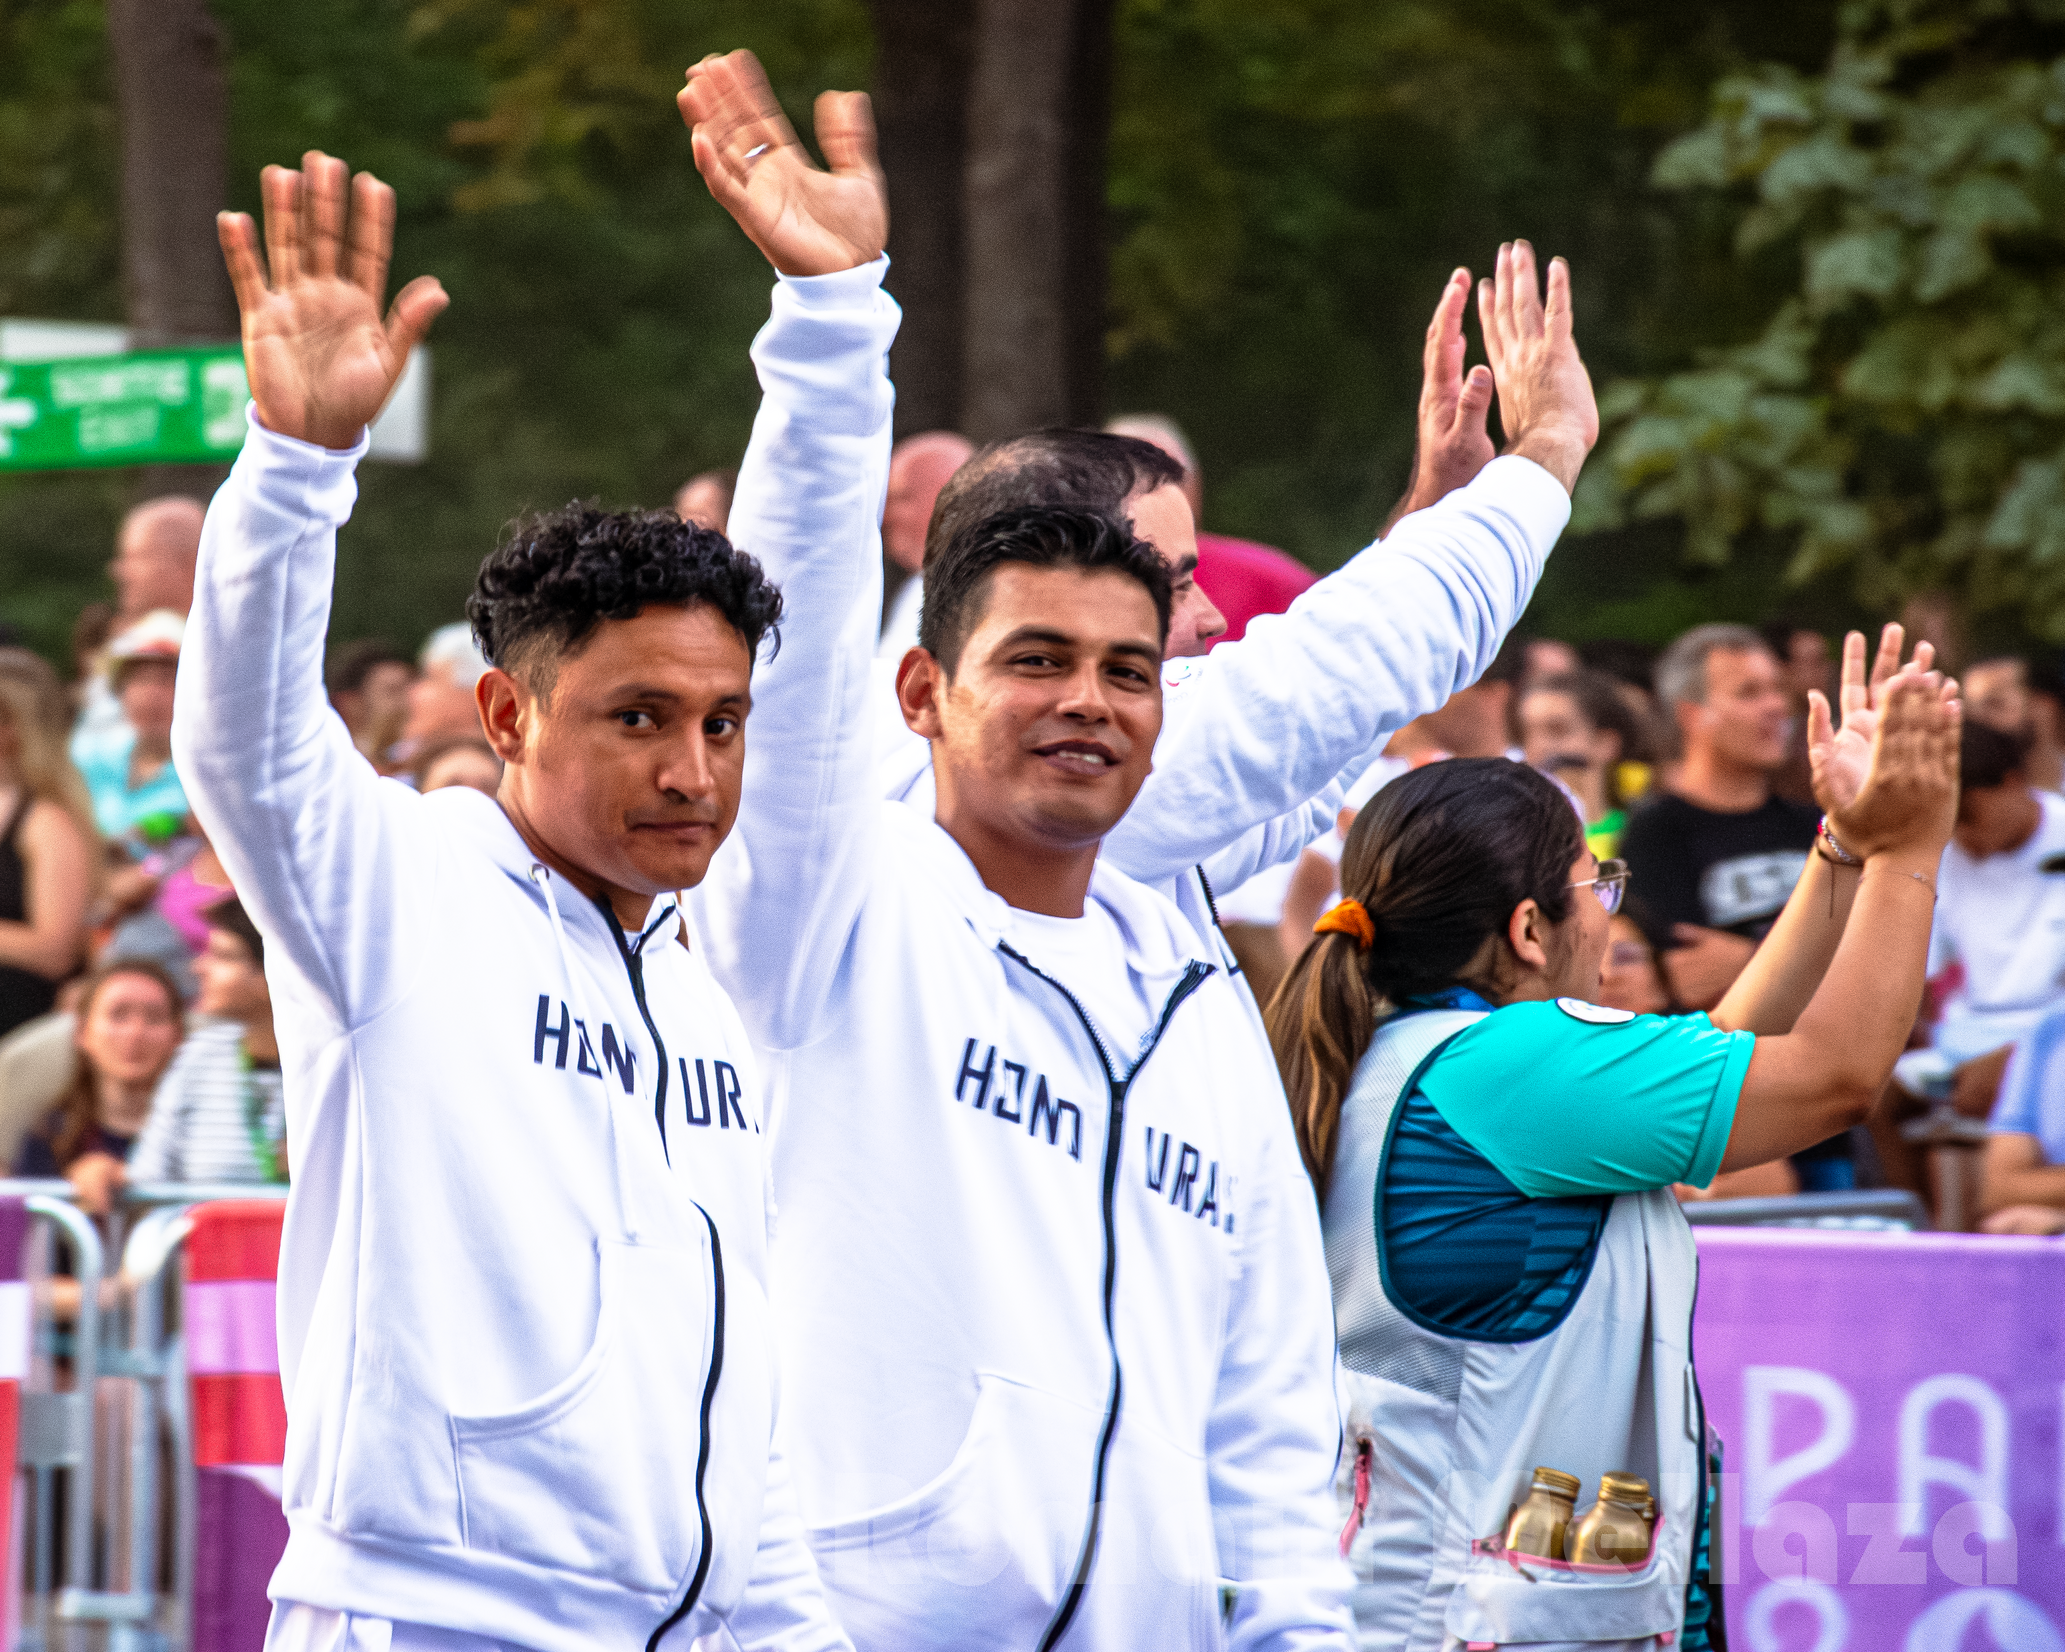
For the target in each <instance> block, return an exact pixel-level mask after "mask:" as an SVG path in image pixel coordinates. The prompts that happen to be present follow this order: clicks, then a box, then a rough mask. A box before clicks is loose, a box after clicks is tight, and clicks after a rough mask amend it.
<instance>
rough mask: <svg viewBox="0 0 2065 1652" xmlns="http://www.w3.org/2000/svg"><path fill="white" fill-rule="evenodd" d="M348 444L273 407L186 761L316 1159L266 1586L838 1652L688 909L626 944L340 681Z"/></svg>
mask: <svg viewBox="0 0 2065 1652" xmlns="http://www.w3.org/2000/svg"><path fill="white" fill-rule="evenodd" d="M363 451H364V447H363V443H362V444H361V446H360V447H359V448H357V449H355V450H353V451H352V452H349V453H333V452H328V451H325V450H324V449H321V448H317V447H311V446H309V445H307V444H305V443H302V442H297V441H291V440H288V439H287V438H284V437H280V436H277V435H274V434H272V433H271V432H269V431H267V430H265V429H263V428H262V427H260V426H259V425H258V423H257V421H256V419H255V418H254V419H253V420H252V428H251V432H250V435H249V437H248V438H247V439H246V441H245V444H244V450H243V452H242V454H241V455H240V456H239V457H238V459H237V462H236V465H235V467H234V469H233V470H232V471H231V474H230V479H229V480H228V482H226V483H225V484H224V485H223V488H222V490H221V491H220V492H219V493H218V494H217V495H216V497H215V500H214V503H213V504H212V506H211V507H210V509H209V512H208V521H207V528H206V531H205V533H204V535H203V539H202V546H201V560H200V570H199V576H198V579H197V581H196V587H195V601H194V607H193V617H192V620H191V621H190V623H189V626H188V630H187V639H186V648H185V658H184V659H183V660H182V662H181V666H180V673H179V690H178V700H177V705H176V714H175V717H174V721H173V731H172V738H173V749H174V751H175V752H176V754H177V760H178V763H179V769H180V774H181V775H182V777H184V779H185V780H186V783H187V790H188V794H189V796H191V797H192V799H193V802H194V807H195V809H196V811H197V813H198V814H199V815H200V817H201V819H202V821H203V822H204V823H205V824H206V826H207V828H208V831H209V833H210V835H211V837H212V838H213V841H214V843H215V846H216V848H217V849H218V851H219V852H220V853H221V855H222V859H223V862H224V864H225V865H226V866H227V867H228V869H229V871H230V875H231V876H232V877H233V878H234V880H235V882H236V886H237V890H238V893H239V894H240V895H241V896H242V898H243V900H244V903H245V905H246V906H247V907H248V908H249V909H250V911H251V914H252V916H253V917H254V918H255V919H256V920H257V922H258V925H259V927H260V929H261V930H262V931H263V932H264V935H265V939H266V975H267V979H268V980H269V982H270V983H271V987H272V995H273V1005H274V1017H275V1021H276V1024H277V1026H278V1029H279V1041H280V1051H281V1061H282V1065H283V1067H284V1069H285V1077H286V1095H287V1140H288V1145H289V1151H290V1154H291V1157H292V1163H293V1171H294V1180H293V1189H292V1192H291V1194H290V1195H289V1198H288V1204H287V1219H286V1231H285V1237H284V1240H283V1242H282V1245H281V1250H280V1280H279V1320H280V1323H279V1348H280V1376H281V1381H282V1382H283V1384H284V1385H285V1389H286V1396H287V1413H288V1428H287V1453H286V1467H285V1502H286V1509H287V1518H288V1523H289V1528H290V1536H289V1538H288V1542H287V1552H286V1558H285V1559H284V1560H283V1561H282V1562H281V1564H280V1568H279V1570H278V1572H277V1573H276V1574H275V1576H274V1578H273V1583H272V1593H273V1595H274V1598H276V1599H280V1600H289V1601H300V1602H305V1603H307V1604H309V1605H313V1606H319V1607H327V1608H331V1609H334V1610H340V1611H348V1612H352V1613H355V1614H359V1615H362V1616H368V1617H376V1618H389V1619H394V1620H399V1621H405V1622H411V1623H422V1624H428V1625H433V1626H439V1627H444V1628H450V1629H462V1630H469V1631H473V1632H475V1633H478V1634H483V1635H487V1636H489V1637H491V1638H492V1639H495V1640H500V1641H507V1642H511V1643H513V1644H515V1645H518V1646H524V1647H532V1648H537V1649H539V1652H592V1649H593V1648H596V1647H620V1648H627V1649H632V1652H635V1649H637V1648H641V1647H647V1646H650V1645H656V1644H658V1643H659V1642H660V1641H661V1639H662V1637H663V1633H664V1634H665V1636H666V1638H667V1639H668V1641H669V1643H670V1644H672V1645H677V1646H683V1647H685V1646H686V1645H687V1642H688V1639H689V1638H690V1637H691V1636H693V1635H696V1634H699V1633H702V1632H705V1631H708V1630H710V1629H712V1628H714V1627H715V1626H716V1625H718V1624H723V1625H726V1626H728V1627H729V1629H730V1632H731V1634H732V1635H733V1636H734V1637H735V1638H736V1639H737V1641H738V1642H739V1643H740V1644H741V1645H742V1646H744V1647H747V1648H757V1647H781V1648H785V1649H795V1652H804V1649H811V1652H815V1649H820V1648H823V1649H837V1648H841V1647H844V1646H846V1645H847V1644H848V1642H847V1641H846V1639H845V1637H844V1635H843V1634H842V1633H841V1632H840V1631H839V1629H838V1628H837V1627H836V1625H835V1624H834V1623H833V1622H832V1621H831V1618H830V1616H829V1614H828V1613H827V1612H826V1610H825V1606H824V1602H823V1598H822V1595H821V1593H820V1591H819V1589H818V1586H817V1581H816V1577H815V1572H814V1568H813V1566H812V1564H811V1560H810V1557H809V1554H808V1552H807V1550H806V1549H805V1547H804V1545H803V1543H802V1541H801V1533H800V1529H799V1526H798V1522H797V1519H796V1516H795V1512H794V1502H793V1498H792V1496H791V1495H790V1493H789V1491H788V1489H787V1484H786V1477H785V1474H784V1471H783V1470H782V1467H781V1464H780V1461H779V1459H778V1457H775V1456H773V1455H772V1454H771V1441H772V1427H773V1357H772V1352H773V1351H772V1348H771V1345H770V1338H769V1330H768V1310H767V1303H766V1293H765V1286H766V1273H767V1239H768V1225H769V1206H768V1202H767V1161H766V1146H765V1143H766V1138H765V1136H764V1135H763V1133H762V1131H761V1110H762V1109H761V1103H762V1095H761V1088H760V1084H759V1082H758V1081H757V1079H756V1077H755V1067H754V1062H753V1057H752V1053H751V1050H750V1048H749V1046H748V1044H747V1040H746V1037H745V1033H744V1029H743V1027H742V1026H741V1025H740V1023H739V1020H738V1017H737V1015H736V1013H735V1012H734V1010H733V1009H732V1006H731V1004H730V1002H729V1000H728V999H727V998H726V997H725V995H724V993H723V991H722V990H721V989H720V988H719V987H718V986H717V984H716V983H715V981H713V980H712V979H711V976H710V973H709V970H708V969H707V967H706V966H705V964H704V962H703V959H702V957H701V955H700V954H699V953H697V952H691V951H689V950H688V949H687V948H686V947H684V946H683V944H682V942H681V938H680V937H681V931H682V923H681V918H680V915H679V913H678V911H677V910H676V906H675V903H674V902H673V901H671V900H669V901H666V902H663V903H660V904H659V905H658V906H657V907H656V909H655V911H654V914H653V917H652V921H651V924H650V926H649V927H648V928H647V929H646V931H645V932H644V933H643V934H641V935H637V936H631V937H625V936H624V935H623V934H622V932H621V931H620V930H619V929H618V928H617V926H616V924H615V921H614V919H612V918H609V917H607V916H606V915H605V914H604V912H603V911H602V909H601V908H599V907H598V906H596V905H594V904H591V903H590V902H589V901H588V900H587V899H585V898H584V897H583V896H581V895H580V894H579V893H577V892H576V891H575V890H574V889H573V888H572V887H571V886H570V885H568V884H567V883H566V882H565V881H564V880H563V879H560V878H557V877H555V876H553V875H552V874H551V873H550V872H548V871H546V870H545V869H544V868H543V867H541V866H540V865H538V864H537V863H536V862H535V861H534V860H533V858H532V856H531V854H530V852H529V850H528V849H527V848H526V847H525V845H524V842H523V840H522V839H521V838H520V837H519V836H518V835H517V833H516V831H515V829H514V828H513V827H512V826H511V825H510V823H509V821H508V819H507V817H506V816H505V815H504V814H503V813H502V810H501V809H500V807H499V806H497V805H496V804H495V803H494V802H493V801H492V800H491V799H489V798H486V797H483V796H481V795H480V794H479V793H477V792H474V791H471V790H467V789H463V788H455V789H452V790H447V791H443V792H438V793H434V794H432V795H431V796H428V797H419V796H418V795H417V794H416V793H414V792H412V791H410V790H409V789H408V788H407V787H405V786H403V785H401V784H399V783H398V782H395V781H391V780H382V779H380V778H378V777H377V776H376V775H375V774H374V772H373V770H372V768H371V767H370V765H368V764H367V763H366V761H365V760H364V759H363V758H362V757H361V756H360V755H359V754H358V753H357V751H355V750H354V749H353V747H352V744H351V739H350V736H349V735H348V734H347V733H346V732H345V728H344V725H343V723H342V722H341V721H339V719H338V718H337V716H336V714H335V713H334V712H333V711H331V709H330V707H329V705H328V702H327V701H326V699H325V697H324V693H323V682H322V665H323V640H324V633H325V630H326V629H327V625H328V621H329V614H330V591H331V580H332V572H333V563H334V555H335V544H336V533H337V529H338V527H339V526H340V525H341V524H342V523H343V522H344V521H345V519H346V518H347V517H348V516H349V514H350V510H351V504H352V501H353V498H354V497H355V492H356V489H355V485H354V482H353V469H354V467H355V465H356V463H357V461H358V458H359V456H360V454H361V453H362V452H363Z"/></svg>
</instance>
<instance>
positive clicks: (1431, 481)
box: [1386, 269, 1498, 530]
mask: <svg viewBox="0 0 2065 1652" xmlns="http://www.w3.org/2000/svg"><path fill="white" fill-rule="evenodd" d="M1469 300H1470V272H1469V271H1468V270H1462V269H1459V270H1457V271H1456V272H1455V274H1454V275H1452V276H1450V277H1449V278H1448V285H1447V286H1446V287H1444V288H1442V289H1441V301H1440V302H1439V303H1438V304H1436V305H1435V306H1434V319H1433V320H1432V321H1430V322H1428V323H1427V345H1426V349H1425V350H1424V352H1423V353H1422V355H1421V366H1420V414H1419V440H1418V443H1417V445H1416V446H1415V448H1414V450H1413V480H1412V486H1411V488H1410V489H1408V490H1407V492H1406V496H1405V497H1404V498H1403V499H1401V500H1400V501H1399V503H1398V508H1397V509H1396V510H1395V511H1393V512H1392V513H1391V521H1393V522H1396V521H1397V520H1398V519H1399V518H1400V517H1401V516H1405V515H1407V514H1408V513H1410V512H1412V511H1417V510H1425V509H1426V508H1427V507H1428V506H1429V505H1432V504H1435V503H1437V502H1439V501H1440V500H1441V499H1443V498H1445V497H1447V495H1449V494H1450V493H1453V492H1454V491H1455V490H1456V489H1457V488H1459V487H1462V486H1463V485H1464V484H1465V483H1467V482H1469V481H1470V480H1471V478H1473V477H1474V476H1476V474H1477V473H1478V472H1479V471H1480V470H1482V469H1483V468H1484V467H1485V466H1486V465H1488V464H1490V463H1491V461H1492V459H1493V457H1494V456H1495V455H1496V453H1497V451H1498V450H1497V449H1496V448H1494V447H1493V446H1492V445H1491V435H1490V433H1489V432H1488V431H1487V430H1486V429H1485V415H1486V414H1487V413H1489V412H1490V411H1491V389H1492V375H1491V369H1490V368H1489V367H1473V368H1471V369H1470V371H1469V373H1468V374H1465V373H1464V372H1463V352H1464V349H1465V343H1464V339H1463V309H1464V306H1465V305H1467V304H1468V303H1469ZM1386 528H1387V530H1388V528H1389V524H1388V523H1387V524H1386Z"/></svg>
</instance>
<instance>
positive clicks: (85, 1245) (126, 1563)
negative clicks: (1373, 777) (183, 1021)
mask: <svg viewBox="0 0 2065 1652" xmlns="http://www.w3.org/2000/svg"><path fill="white" fill-rule="evenodd" d="M272 1192H273V1190H271V1189H268V1188H265V1187H262V1186H254V1185H252V1184H248V1183H228V1184H212V1183H148V1184H136V1185H133V1186H131V1187H129V1188H127V1189H125V1190H124V1191H123V1192H122V1194H121V1195H120V1197H119V1201H118V1203H117V1205H116V1207H115V1208H114V1209H113V1210H112V1211H111V1212H110V1214H109V1216H108V1217H107V1218H106V1219H105V1221H104V1222H103V1223H96V1222H94V1221H93V1219H92V1218H90V1217H88V1216H87V1215H85V1214H84V1213H83V1212H82V1211H80V1210H79V1209H78V1208H77V1207H76V1206H75V1205H74V1204H73V1203H72V1189H71V1185H70V1184H69V1183H68V1182H63V1181H25V1180H8V1179H0V1210H5V1209H7V1208H8V1207H10V1206H11V1205H13V1204H14V1203H15V1202H16V1201H18V1202H19V1207H20V1208H21V1209H22V1211H23V1212H24V1213H25V1216H26V1219H27V1222H28V1223H29V1224H30V1226H31V1229H32V1231H31V1233H30V1234H29V1235H28V1236H27V1237H28V1243H27V1244H26V1245H25V1247H24V1248H25V1249H26V1250H28V1251H29V1252H30V1253H31V1265H30V1266H29V1267H28V1268H26V1269H25V1272H26V1274H27V1276H28V1278H27V1283H28V1286H29V1289H30V1291H31V1292H32V1293H33V1303H34V1305H33V1307H32V1309H31V1314H32V1323H31V1328H30V1341H29V1349H30V1357H29V1359H28V1361H27V1370H26V1373H25V1376H24V1380H23V1383H22V1392H21V1396H20V1407H19V1426H18V1430H17V1439H16V1450H15V1457H16V1465H17V1475H16V1477H15V1485H16V1487H17V1489H19V1488H20V1486H21V1483H22V1481H23V1480H24V1479H26V1481H27V1483H28V1490H29V1496H28V1498H27V1499H26V1502H25V1506H17V1507H16V1508H15V1510H14V1513H13V1522H12V1525H13V1530H12V1532H11V1533H9V1534H8V1540H9V1541H11V1542H13V1543H16V1544H18V1545H21V1546H22V1547H19V1548H16V1549H13V1550H10V1551H9V1555H10V1557H18V1558H19V1560H20V1562H21V1564H20V1567H19V1570H18V1571H17V1569H16V1566H15V1564H14V1562H13V1558H11V1559H10V1562H9V1564H8V1566H7V1568H6V1570H7V1572H8V1573H9V1574H10V1576H11V1577H14V1578H18V1580H19V1590H18V1592H15V1591H12V1590H11V1594H12V1598H11V1599H10V1600H9V1602H8V1606H9V1608H10V1610H9V1611H8V1613H7V1615H6V1621H7V1622H8V1623H9V1625H10V1627H12V1628H13V1637H12V1643H13V1646H14V1647H15V1648H16V1649H17V1652H86V1649H87V1648H89V1647H94V1646H104V1647H106V1648H107V1652H169V1649H172V1648H179V1649H181V1652H187V1649H188V1648H190V1647H191V1652H229V1649H227V1648H223V1647H217V1646H212V1645H211V1646H205V1647H192V1632H193V1627H194V1623H195V1614H194V1598H193V1597H194V1572H195V1552H196V1536H197V1533H196V1510H197V1501H198V1499H197V1480H198V1471H197V1469H196V1466H195V1458H194V1434H193V1426H192V1418H191V1415H190V1407H189V1403H188V1385H187V1370H186V1358H185V1339H184V1323H183V1319H180V1318H175V1317H174V1315H173V1314H172V1313H168V1304H167V1297H168V1295H169V1294H170V1293H171V1292H173V1291H175V1290H177V1289H178V1286H179V1284H180V1276H181V1273H182V1266H181V1264H182V1262H183V1256H184V1246H185V1242H186V1239H187V1236H188V1234H189V1232H190V1231H191V1228H192V1226H193V1220H192V1215H191V1212H192V1210H193V1207H195V1206H197V1205H201V1204H207V1203H212V1202H215V1201H222V1200H236V1201H249V1200H251V1199H253V1198H254V1196H255V1197H257V1198H259V1199H267V1198H268V1197H269V1196H270V1195H271V1194H272ZM273 1202H276V1203H278V1202H283V1196H282V1198H281V1199H279V1200H275V1201H273ZM59 1235H61V1236H62V1238H63V1239H64V1241H65V1242H66V1243H67V1244H68V1245H69V1247H70V1249H71V1252H72V1268H71V1272H72V1276H73V1277H74V1278H76V1279H77V1280H78V1282H79V1292H80V1295H79V1306H78V1311H77V1315H76V1317H75V1319H74V1321H73V1335H72V1339H71V1349H70V1362H69V1363H70V1376H71V1383H70V1386H69V1388H64V1389H60V1388H59V1387H58V1385H57V1382H58V1375H59V1371H58V1367H59V1364H60V1360H59V1359H58V1357H57V1355H56V1352H55V1346H56V1339H55V1336H54V1335H53V1333H54V1331H55V1329H56V1321H55V1319H54V1317H53V1314H52V1312H51V1304H50V1303H49V1301H48V1300H47V1292H42V1291H39V1290H37V1286H38V1285H40V1284H41V1278H40V1275H41V1274H42V1273H43V1272H44V1271H45V1270H46V1269H47V1253H48V1250H49V1238H50V1237H54V1236H59ZM110 1256H118V1257H120V1259H121V1266H120V1268H119V1269H118V1270H116V1271H115V1272H114V1273H113V1274H111V1273H110V1271H109V1268H108V1265H107V1259H108V1258H109V1257H110ZM39 1264H40V1265H39ZM5 1272H6V1266H5V1259H4V1258H0V1276H4V1275H5ZM175 1327H177V1328H175ZM4 1342H5V1336H4V1332H0V1345H4ZM109 1378H115V1379H122V1380H123V1383H124V1386H123V1387H122V1388H120V1389H112V1388H111V1389H110V1391H109V1392H108V1393H106V1394H103V1392H102V1384H103V1381H104V1379H109ZM118 1434H119V1435H120V1437H121V1445H122V1449H121V1452H120V1455H119V1459H118V1460H116V1461H108V1460H104V1458H105V1456H106V1453H105V1452H104V1451H101V1450H97V1449H96V1448H97V1447H102V1446H103V1445H104V1436H109V1435H118ZM168 1470H169V1481H168ZM117 1476H119V1479H120V1481H122V1482H125V1483H124V1484H123V1485H122V1486H121V1491H122V1495H121V1496H120V1497H119V1498H118V1499H111V1498H110V1497H109V1496H108V1495H107V1482H108V1481H110V1480H113V1479H115V1478H116V1477H117ZM60 1484H62V1487H63V1493H64V1509H63V1517H62V1534H61V1535H62V1539H63V1555H62V1565H61V1566H60V1565H59V1564H58V1557H57V1554H56V1549H57V1544H58V1539H59V1536H60V1532H59V1517H58V1509H57V1502H58V1489H59V1485H60ZM168 1485H169V1491H170V1495H169V1497H168V1495H167V1491H168ZM168 1516H169V1530H165V1529H161V1527H163V1526H164V1524H165V1521H166V1518H167V1517H168ZM60 1573H61V1574H62V1575H61V1576H60V1575H59V1574H60ZM161 1585H162V1586H161ZM17 1605H18V1606H19V1608H20V1622H19V1624H18V1626H17V1625H14V1622H13V1619H14V1608H15V1607H16V1606H17Z"/></svg>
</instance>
